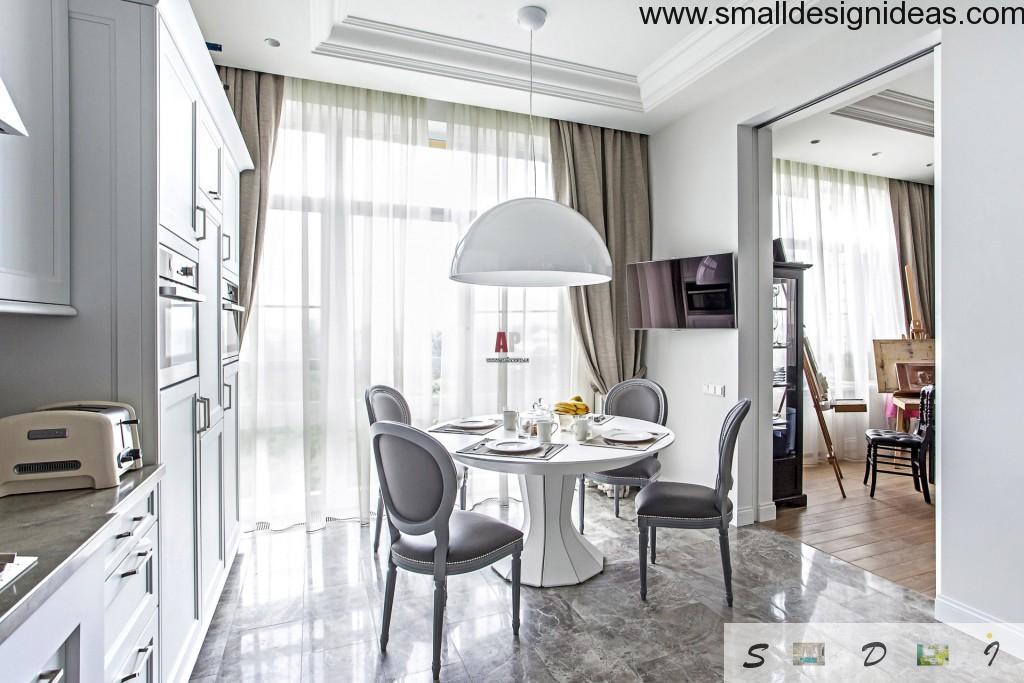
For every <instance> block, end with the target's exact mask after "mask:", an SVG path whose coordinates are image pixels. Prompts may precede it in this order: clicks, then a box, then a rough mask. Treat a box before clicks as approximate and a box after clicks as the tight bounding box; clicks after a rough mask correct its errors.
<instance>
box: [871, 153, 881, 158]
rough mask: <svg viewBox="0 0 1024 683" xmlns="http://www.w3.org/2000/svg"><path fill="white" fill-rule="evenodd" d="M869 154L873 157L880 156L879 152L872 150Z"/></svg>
mask: <svg viewBox="0 0 1024 683" xmlns="http://www.w3.org/2000/svg"><path fill="white" fill-rule="evenodd" d="M871 156H873V157H880V156H882V153H881V152H872V153H871Z"/></svg>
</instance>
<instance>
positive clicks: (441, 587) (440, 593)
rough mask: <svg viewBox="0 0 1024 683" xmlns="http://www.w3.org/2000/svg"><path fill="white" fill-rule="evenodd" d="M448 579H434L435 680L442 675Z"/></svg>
mask: <svg viewBox="0 0 1024 683" xmlns="http://www.w3.org/2000/svg"><path fill="white" fill-rule="evenodd" d="M446 583H447V579H434V661H433V663H432V664H431V665H430V669H431V671H433V672H434V680H435V681H436V680H438V679H440V677H441V635H442V628H443V626H444V605H445V602H446V601H447V592H448V591H447V586H446Z"/></svg>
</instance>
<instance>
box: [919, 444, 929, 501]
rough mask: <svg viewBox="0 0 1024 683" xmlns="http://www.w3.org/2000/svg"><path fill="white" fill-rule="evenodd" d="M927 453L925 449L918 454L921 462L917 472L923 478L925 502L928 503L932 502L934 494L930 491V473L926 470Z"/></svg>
mask: <svg viewBox="0 0 1024 683" xmlns="http://www.w3.org/2000/svg"><path fill="white" fill-rule="evenodd" d="M926 456H927V454H926V453H925V452H924V451H921V453H920V454H919V455H918V456H917V457H918V460H919V463H918V466H917V472H918V475H919V476H920V479H921V490H922V491H923V492H924V502H925V503H927V504H928V505H931V504H932V495H931V493H930V492H929V491H928V474H927V472H926V469H927V465H926V463H925V457H926Z"/></svg>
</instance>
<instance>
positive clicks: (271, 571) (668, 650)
mask: <svg viewBox="0 0 1024 683" xmlns="http://www.w3.org/2000/svg"><path fill="white" fill-rule="evenodd" d="M587 496H588V501H587V512H586V514H587V533H586V536H587V538H588V539H589V540H590V541H591V542H593V543H594V544H595V545H597V546H598V547H599V548H600V549H601V551H602V552H603V553H604V554H605V567H604V571H603V572H602V573H601V574H599V575H597V576H595V577H594V578H592V579H591V580H590V581H587V582H586V583H584V584H582V585H579V586H565V587H560V588H549V589H537V588H531V587H527V586H524V587H523V590H522V596H521V600H522V607H521V627H520V634H519V636H518V637H515V636H514V635H513V634H512V591H511V586H510V585H509V583H508V582H507V581H505V580H504V579H503V578H501V577H500V576H499V575H498V574H496V573H495V572H493V571H491V570H490V569H484V570H481V571H478V572H474V573H471V574H466V575H459V576H453V577H449V579H448V599H447V609H446V613H445V631H444V648H443V661H442V663H443V667H442V671H441V678H442V680H447V681H458V682H460V683H461V682H463V681H487V682H488V683H489V682H491V681H531V682H532V681H539V682H541V683H546V682H548V681H559V682H561V681H588V682H589V681H616V682H618V681H700V682H701V683H705V682H709V681H716V680H721V677H722V658H723V657H722V655H723V641H722V635H723V627H724V625H725V624H727V623H730V622H785V621H789V622H803V621H815V622H874V621H906V622H930V621H933V620H934V607H933V604H932V602H931V600H929V599H927V598H925V597H924V596H922V595H921V594H919V593H915V592H913V591H910V590H907V589H905V588H902V587H900V586H898V585H896V584H893V583H891V582H889V581H886V580H885V579H882V578H880V577H878V576H876V575H873V574H870V573H867V572H865V571H863V570H861V569H859V568H857V567H855V566H853V565H850V564H847V563H846V562H843V561H841V560H838V559H836V558H834V557H832V556H830V555H827V554H825V553H822V552H820V551H818V550H815V549H814V548H811V547H809V546H804V545H802V544H801V543H799V542H798V541H796V540H794V539H791V538H788V537H786V536H784V535H782V534H779V533H777V532H774V531H772V530H769V529H764V528H758V527H744V528H742V529H733V530H731V532H730V547H731V551H732V558H733V568H734V573H733V586H734V595H735V601H734V607H729V606H728V605H727V604H726V600H725V587H724V584H723V579H722V565H721V558H720V554H719V547H718V537H717V533H716V532H714V531H707V530H683V529H662V530H659V533H658V561H657V563H656V564H653V565H650V566H649V570H648V599H647V601H646V602H641V601H640V596H639V590H640V586H639V570H638V566H637V528H636V519H635V515H634V513H633V501H632V499H629V500H624V501H622V510H621V515H620V516H619V517H618V518H616V517H615V516H614V515H613V514H612V505H611V501H609V500H608V499H606V498H604V497H602V496H600V495H599V494H598V493H597V492H596V491H594V489H588V493H587ZM476 510H477V511H478V512H483V513H486V514H490V515H492V516H495V517H499V518H504V519H507V520H508V521H509V522H510V523H512V524H517V525H518V524H521V520H522V511H521V507H520V505H519V504H518V503H515V502H513V503H512V505H511V507H509V508H508V509H501V508H499V507H498V506H497V505H496V503H495V502H494V501H487V502H484V503H482V504H480V505H478V506H477V507H476ZM386 534H387V531H386V530H385V538H383V539H382V544H381V551H380V552H379V553H378V554H374V553H373V551H372V544H373V536H372V528H370V527H361V526H359V525H358V524H355V523H353V522H336V523H332V524H329V525H328V526H327V527H326V528H325V529H324V530H323V531H320V532H316V533H305V532H304V530H302V529H301V528H298V529H293V530H289V531H284V532H279V533H273V534H259V535H247V536H245V537H244V538H243V541H242V543H241V547H240V550H239V555H238V557H237V559H236V561H235V564H234V566H233V567H232V571H231V573H230V575H229V577H228V581H227V584H226V586H225V590H224V594H223V596H222V598H221V601H220V604H219V606H218V609H217V613H216V615H215V617H214V620H213V623H212V624H211V628H210V630H209V633H208V635H207V639H206V642H205V643H204V646H203V649H202V652H201V654H200V656H199V659H198V661H197V663H196V666H195V669H194V671H193V680H197V681H204V682H205V683H211V682H212V681H213V680H220V681H285V682H287V681H299V680H302V681H311V682H313V681H419V680H422V681H428V680H430V679H431V671H430V664H431V614H432V609H433V601H432V596H433V581H432V578H431V577H430V576H424V575H417V574H411V573H408V572H405V571H403V570H399V571H398V582H397V585H396V591H395V604H394V612H393V615H392V626H391V634H390V639H389V643H388V651H387V653H386V654H382V653H381V652H380V648H379V636H380V622H381V616H382V610H383V600H384V584H385V579H386V575H387V548H388V542H387V538H386ZM796 675H797V677H798V678H797V679H795V680H808V679H807V677H806V676H803V674H799V673H798V674H796Z"/></svg>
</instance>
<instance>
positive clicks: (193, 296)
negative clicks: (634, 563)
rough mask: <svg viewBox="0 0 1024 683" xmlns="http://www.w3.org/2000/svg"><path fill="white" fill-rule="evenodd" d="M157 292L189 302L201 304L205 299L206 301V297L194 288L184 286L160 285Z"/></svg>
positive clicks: (166, 296)
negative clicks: (194, 290)
mask: <svg viewBox="0 0 1024 683" xmlns="http://www.w3.org/2000/svg"><path fill="white" fill-rule="evenodd" d="M157 294H159V295H160V296H162V297H163V298H165V299H177V300H178V301H188V302H189V303H194V304H201V303H203V302H204V301H206V297H205V296H204V295H202V294H197V293H195V292H193V291H192V290H190V289H187V288H184V287H172V286H163V287H158V288H157Z"/></svg>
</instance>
